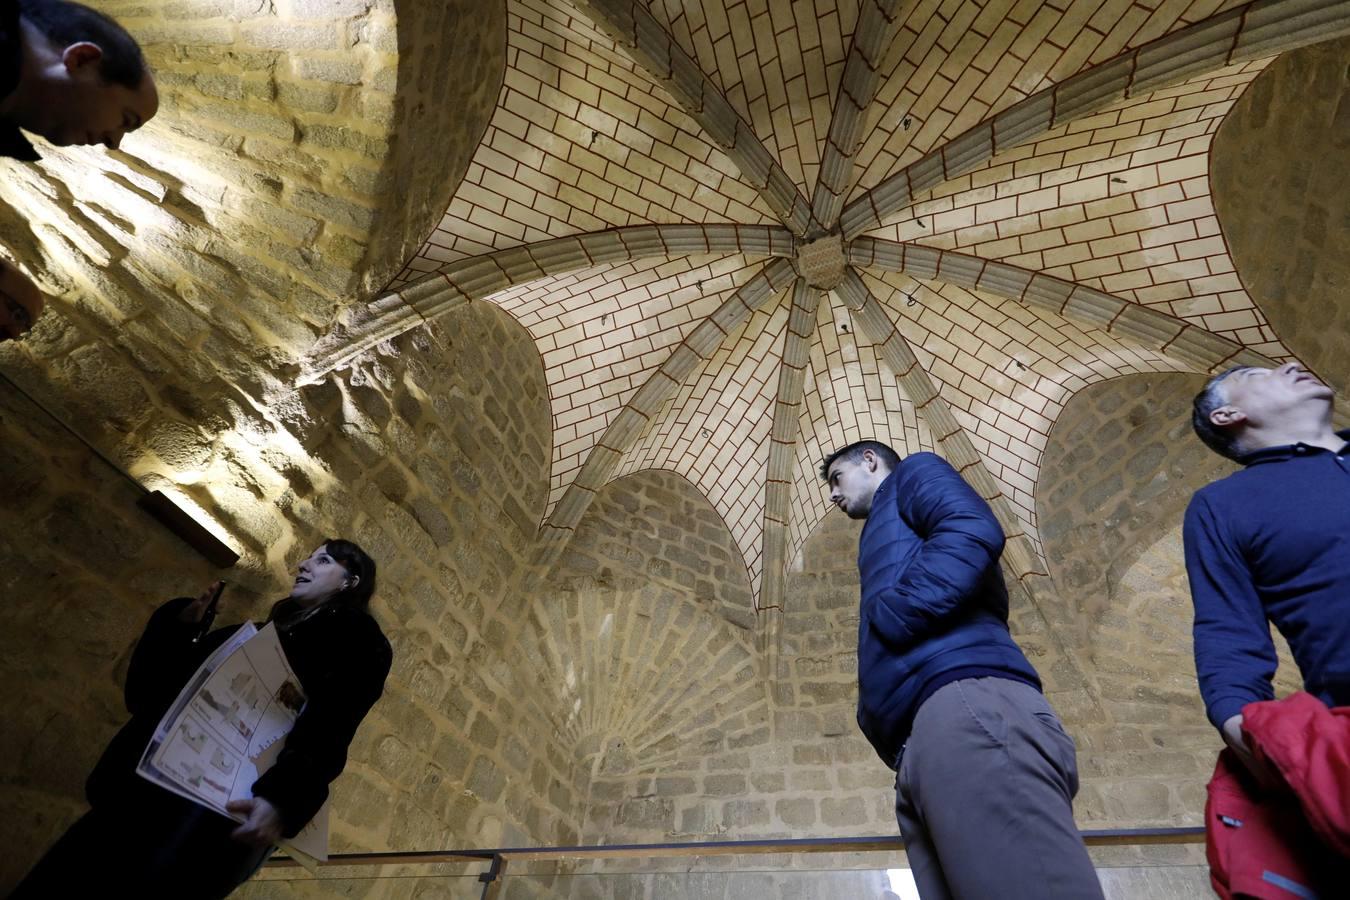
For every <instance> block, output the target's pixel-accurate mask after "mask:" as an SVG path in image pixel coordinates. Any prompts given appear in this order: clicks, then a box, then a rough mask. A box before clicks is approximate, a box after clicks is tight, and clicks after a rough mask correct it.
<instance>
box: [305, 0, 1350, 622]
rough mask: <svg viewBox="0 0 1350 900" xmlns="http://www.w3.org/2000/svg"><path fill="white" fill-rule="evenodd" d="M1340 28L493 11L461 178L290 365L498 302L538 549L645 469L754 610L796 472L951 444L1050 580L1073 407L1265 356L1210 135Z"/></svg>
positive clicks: (1228, 12) (828, 7)
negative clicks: (1066, 419)
mask: <svg viewBox="0 0 1350 900" xmlns="http://www.w3.org/2000/svg"><path fill="white" fill-rule="evenodd" d="M1346 6H1347V4H1344V3H1339V4H1338V3H1333V2H1325V0H1321V2H1313V0H1293V2H1290V0H1284V2H1258V3H1249V4H1245V5H1239V4H1235V3H1231V2H1216V0H1195V2H1169V0H1156V2H1130V0H1106V2H1102V0H1074V2H1067V0H1066V2H1046V0H1024V2H1003V3H997V2H995V3H975V2H968V0H920V2H899V0H862V3H861V4H858V3H856V2H848V0H685V2H675V0H575V2H574V3H572V2H568V0H509V2H508V3H507V8H508V15H509V34H508V48H507V55H508V58H507V64H508V69H507V73H506V78H505V85H504V87H503V90H502V93H501V97H500V100H499V105H498V107H497V110H496V114H495V116H494V118H493V120H492V122H491V125H490V126H489V128H488V130H487V133H486V135H485V136H484V138H483V141H482V143H481V145H480V147H479V148H478V153H477V155H476V156H475V158H474V160H473V162H472V164H471V165H470V167H469V171H468V174H467V177H466V178H465V179H464V181H463V183H462V184H461V185H460V186H459V188H458V190H457V192H456V193H455V195H454V197H453V199H452V201H451V202H450V204H449V207H448V208H447V210H446V212H445V216H444V217H443V219H442V220H441V222H440V223H439V224H438V225H437V227H436V228H435V230H434V232H433V233H432V234H431V236H430V237H429V238H428V239H427V241H426V243H425V244H424V246H423V247H422V248H421V250H420V252H419V253H418V254H417V255H416V256H415V258H413V259H411V260H410V261H409V262H408V264H407V265H406V266H405V267H404V269H403V271H402V272H401V273H400V274H399V275H398V276H397V277H396V278H395V279H394V281H393V282H392V283H391V284H390V286H389V289H388V292H387V294H386V295H385V296H383V297H381V298H380V299H379V300H377V301H375V302H374V303H373V304H371V305H370V307H369V308H368V309H366V310H361V311H359V312H358V314H357V315H355V316H354V317H353V319H352V321H351V322H350V323H349V324H348V325H347V326H345V327H344V328H341V329H339V330H337V331H335V332H333V333H332V334H330V335H328V336H327V337H325V338H324V339H323V340H321V341H320V342H319V344H318V345H317V346H316V347H315V348H314V350H313V352H312V353H311V355H310V358H309V360H308V367H309V370H310V375H311V376H312V377H317V376H318V375H321V374H322V373H323V372H325V371H328V370H331V369H332V368H334V367H336V366H338V365H342V364H343V363H345V362H346V361H348V360H350V359H351V358H352V357H353V356H355V355H356V354H358V353H360V352H361V351H362V350H364V349H366V348H368V347H370V346H372V345H373V344H375V343H377V342H379V341H381V340H384V339H387V338H388V337H390V336H392V335H394V334H397V333H399V332H401V331H405V330H407V329H409V328H412V327H416V326H417V325H419V324H420V323H421V322H423V321H424V320H425V319H426V318H430V317H435V316H439V315H444V314H447V313H450V312H451V311H453V310H454V309H455V308H456V307H458V306H460V305H462V304H464V303H467V302H479V301H486V302H492V303H496V304H499V305H500V306H501V307H502V308H503V309H505V310H506V311H507V312H509V313H510V314H511V315H513V316H515V317H516V318H517V319H518V320H519V321H520V323H521V324H522V325H523V326H524V327H525V328H526V329H528V331H529V332H530V334H531V335H533V337H534V340H535V341H536V343H537V346H538V349H539V353H540V356H541V359H542V361H543V366H544V370H545V374H546V376H547V379H548V384H549V389H550V401H551V404H552V413H553V426H554V439H553V460H552V479H551V484H550V495H549V501H548V505H547V511H546V513H545V516H544V520H543V522H542V523H541V528H542V529H543V531H544V533H545V535H546V537H548V538H549V540H547V541H546V542H545V546H546V547H547V548H549V549H548V550H546V556H547V554H549V553H552V554H556V553H557V551H558V550H560V549H561V547H562V546H563V545H565V543H566V541H567V539H568V537H569V536H570V534H571V533H572V531H573V530H574V529H575V527H576V525H577V524H578V522H579V521H580V520H581V517H582V516H583V515H584V514H585V511H586V508H587V506H588V504H589V503H590V501H591V499H592V498H593V497H594V496H595V494H596V492H597V491H599V490H600V489H601V488H602V487H603V486H604V485H605V484H606V483H607V482H609V481H611V480H612V479H614V478H618V477H620V476H623V475H625V474H629V473H632V472H636V471H640V470H642V469H647V468H667V469H672V470H674V471H676V472H679V473H680V474H682V475H684V476H685V477H686V478H688V479H689V481H691V482H692V483H693V484H695V485H697V486H698V488H699V489H700V490H702V491H703V492H704V493H705V494H706V495H707V497H708V499H709V500H710V501H711V503H712V504H713V506H714V507H715V508H716V509H717V510H718V512H719V513H720V514H721V515H722V516H723V517H724V519H725V520H726V522H727V525H728V526H729V528H730V529H731V532H732V534H733V536H734V537H735V540H736V542H737V544H738V546H739V547H740V550H741V552H742V553H743V555H744V558H745V563H746V566H747V569H748V571H749V574H750V579H751V583H752V585H753V587H754V590H755V593H756V603H757V606H758V607H759V608H761V609H763V608H771V607H778V606H780V605H781V603H782V592H783V582H784V575H785V572H786V570H787V567H788V566H789V565H790V564H791V560H792V559H793V557H794V555H795V554H796V552H797V551H798V550H799V548H800V547H801V545H802V543H803V541H804V540H805V538H806V536H807V535H808V534H809V533H810V531H811V529H812V528H814V527H815V526H816V524H818V523H819V521H820V520H821V518H822V517H823V516H824V515H825V514H826V513H827V512H828V506H827V504H826V502H825V497H824V492H823V491H822V489H821V484H820V482H819V479H818V477H817V475H816V471H815V469H816V466H817V464H818V462H819V460H820V458H821V456H822V455H824V454H825V453H827V452H828V451H829V450H830V449H831V448H833V447H836V446H839V445H841V444H843V443H845V442H849V441H853V440H858V439H861V438H868V437H875V438H879V439H881V440H885V441H888V442H889V443H891V444H892V445H893V446H894V447H895V448H896V449H897V450H898V451H900V452H901V453H902V454H904V453H911V452H915V451H919V450H936V451H938V452H940V453H942V454H943V455H944V456H946V457H947V458H948V459H949V460H950V461H951V462H952V463H953V464H954V465H956V466H957V467H958V468H959V469H961V471H962V472H963V473H964V474H965V476H966V477H967V479H968V480H969V481H970V482H971V483H972V484H973V485H974V486H975V488H976V489H977V490H979V491H980V492H981V493H982V494H983V495H984V496H985V497H986V498H988V499H989V501H990V503H991V505H992V506H993V507H994V509H995V512H996V513H997V515H998V516H999V518H1000V521H1001V522H1002V523H1003V525H1004V528H1005V530H1006V532H1007V533H1008V535H1009V545H1008V550H1007V552H1006V557H1005V558H1006V559H1007V561H1008V562H1009V564H1010V565H1011V567H1012V568H1013V570H1014V571H1015V572H1017V573H1018V574H1025V573H1027V572H1032V571H1045V568H1044V561H1043V559H1042V557H1041V550H1040V541H1039V538H1038V534H1037V523H1036V512H1035V504H1034V502H1033V493H1034V490H1035V487H1036V481H1037V477H1038V474H1039V465H1040V460H1041V455H1042V452H1043V451H1044V448H1045V445H1046V437H1047V435H1048V433H1049V431H1050V428H1051V426H1052V425H1053V424H1054V422H1055V419H1056V417H1057V416H1058V414H1059V413H1060V411H1061V410H1062V409H1063V408H1064V406H1065V404H1066V403H1067V401H1068V399H1069V397H1070V396H1071V395H1072V394H1073V393H1074V392H1075V391H1077V390H1080V389H1082V388H1084V387H1086V386H1087V385H1089V384H1092V383H1094V382H1098V381H1102V380H1104V379H1108V378H1111V377H1114V376H1116V375H1120V374H1124V373H1130V372H1152V371H1196V372H1204V371H1210V370H1214V369H1216V368H1219V367H1222V366H1226V365H1230V364H1233V363H1234V362H1237V361H1250V362H1255V363H1258V364H1259V363H1262V362H1268V361H1269V360H1271V359H1282V358H1286V357H1287V355H1288V354H1287V351H1286V349H1285V348H1284V347H1283V346H1282V345H1281V343H1280V341H1279V338H1278V337H1277V336H1276V335H1275V334H1274V332H1273V331H1272V330H1271V328H1270V325H1269V323H1268V322H1267V320H1266V318H1265V316H1264V315H1263V314H1262V312H1261V309H1260V308H1259V307H1258V306H1257V304H1256V303H1255V302H1254V301H1253V299H1252V298H1251V296H1249V295H1248V293H1247V292H1246V290H1245V289H1244V288H1243V285H1242V282H1241V280H1240V279H1239V278H1238V276H1237V273H1236V272H1235V270H1234V266H1233V262H1232V259H1231V258H1230V256H1229V253H1228V247H1227V244H1226V241H1225V239H1224V235H1223V232H1222V230H1221V228H1220V226H1219V222H1218V220H1217V218H1216V217H1215V213H1214V206H1213V203H1212V199H1211V192H1210V178H1209V168H1208V166H1209V148H1210V142H1211V139H1212V137H1213V135H1214V133H1215V131H1216V129H1217V128H1218V125H1219V123H1220V122H1221V121H1222V120H1223V117H1224V115H1225V114H1226V113H1227V111H1228V110H1229V109H1230V108H1231V106H1232V105H1233V103H1234V102H1235V100H1236V99H1237V98H1238V96H1239V95H1240V94H1241V93H1242V91H1243V90H1244V89H1245V88H1246V87H1247V85H1249V84H1250V83H1251V81H1252V80H1253V79H1254V78H1255V77H1256V76H1257V74H1259V73H1260V71H1261V70H1262V69H1263V68H1264V67H1265V66H1266V65H1267V64H1268V63H1269V61H1270V60H1271V58H1273V56H1274V55H1276V54H1278V53H1279V52H1282V51H1284V50H1287V49H1292V48H1294V47H1297V46H1301V45H1303V44H1307V43H1311V42H1313V41H1316V40H1321V39H1325V38H1327V37H1330V36H1333V35H1336V34H1342V33H1346V32H1347V31H1350V12H1348V11H1347V10H1346Z"/></svg>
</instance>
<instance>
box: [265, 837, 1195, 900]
mask: <svg viewBox="0 0 1350 900" xmlns="http://www.w3.org/2000/svg"><path fill="white" fill-rule="evenodd" d="M1079 833H1080V834H1081V835H1082V836H1083V843H1085V844H1087V846H1089V847H1124V846H1152V845H1163V844H1202V843H1204V841H1205V829H1204V828H1202V827H1194V828H1103V829H1087V830H1084V831H1081V832H1079ZM904 849H905V843H904V841H903V840H902V839H901V838H900V837H899V836H898V835H875V836H862V837H833V838H783V839H777V840H747V841H688V842H679V843H664V844H589V845H579V846H574V847H493V848H479V849H466V850H399V851H387V852H378V853H336V854H333V855H332V856H330V857H329V858H328V861H327V862H323V863H320V865H321V866H385V865H409V864H413V865H418V864H421V865H430V864H434V863H454V862H466V861H474V860H476V861H479V862H485V863H488V864H489V868H488V870H487V871H486V872H483V873H482V874H480V875H479V876H478V880H479V881H480V882H482V883H483V894H482V900H493V898H495V897H496V896H497V894H498V891H499V890H500V888H501V884H502V876H503V875H504V874H505V873H506V868H507V866H508V865H509V864H510V863H511V862H512V861H527V860H550V859H658V858H670V857H694V856H757V855H765V854H771V853H777V854H783V853H859V852H864V853H866V852H894V851H898V850H904ZM299 865H300V864H299V863H298V862H296V861H295V860H293V859H291V858H289V857H287V856H280V855H279V856H274V857H272V858H271V859H270V860H268V861H267V863H266V866H267V867H268V868H286V867H290V866H299Z"/></svg>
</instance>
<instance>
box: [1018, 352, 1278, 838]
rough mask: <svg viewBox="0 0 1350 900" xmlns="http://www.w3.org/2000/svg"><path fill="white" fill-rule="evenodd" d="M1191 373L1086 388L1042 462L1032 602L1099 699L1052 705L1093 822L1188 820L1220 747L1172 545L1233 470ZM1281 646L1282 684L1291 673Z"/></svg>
mask: <svg viewBox="0 0 1350 900" xmlns="http://www.w3.org/2000/svg"><path fill="white" fill-rule="evenodd" d="M1203 384H1204V378H1203V376H1199V375H1188V374H1179V373H1178V374H1156V375H1128V376H1125V377H1122V378H1116V379H1113V380H1111V381H1106V382H1101V383H1098V384H1094V385H1092V386H1090V387H1088V388H1085V389H1084V390H1082V391H1080V392H1079V393H1077V394H1075V395H1074V397H1073V399H1072V400H1071V401H1070V402H1069V404H1068V406H1067V407H1066V408H1065V410H1064V413H1063V414H1062V415H1061V416H1060V418H1059V419H1058V421H1057V422H1056V424H1055V426H1054V428H1053V429H1052V430H1051V432H1050V440H1049V444H1048V445H1047V447H1046V452H1045V459H1044V461H1043V464H1042V469H1041V471H1042V476H1041V482H1040V484H1039V486H1038V488H1037V512H1038V515H1039V521H1040V523H1041V535H1042V537H1043V539H1044V541H1045V549H1046V556H1047V558H1048V560H1049V563H1050V572H1051V576H1052V580H1053V589H1052V590H1049V591H1046V592H1045V593H1044V595H1043V598H1042V601H1041V607H1042V609H1043V610H1044V611H1045V613H1046V616H1047V619H1048V620H1049V622H1050V624H1051V627H1052V628H1053V629H1054V630H1055V631H1056V633H1058V634H1059V635H1061V636H1062V637H1063V638H1064V640H1065V641H1066V646H1067V648H1068V650H1069V652H1070V654H1071V655H1072V656H1073V657H1075V658H1076V659H1077V660H1078V662H1079V666H1080V668H1081V670H1082V671H1083V672H1084V673H1085V674H1086V675H1087V677H1088V679H1089V682H1090V686H1091V689H1092V691H1093V692H1094V694H1095V695H1096V697H1097V698H1098V701H1099V709H1100V717H1099V718H1098V719H1097V720H1096V721H1091V722H1089V721H1086V720H1084V719H1082V718H1080V717H1078V716H1076V715H1075V714H1073V713H1072V712H1071V711H1063V710H1062V712H1065V713H1066V715H1065V718H1066V720H1067V721H1068V722H1069V724H1070V726H1071V728H1072V730H1073V732H1074V736H1075V738H1076V739H1077V741H1078V745H1079V756H1078V759H1079V767H1080V769H1081V776H1082V782H1083V789H1082V792H1081V794H1080V798H1081V801H1080V804H1079V811H1080V815H1081V816H1083V817H1086V818H1087V819H1089V820H1094V821H1097V822H1100V823H1102V824H1110V825H1112V826H1116V825H1120V824H1122V823H1125V822H1129V823H1131V824H1139V825H1144V824H1150V825H1161V824H1182V823H1185V824H1194V823H1197V822H1198V821H1199V816H1200V812H1201V809H1202V807H1203V805H1204V783H1205V782H1206V781H1207V780H1208V777H1209V773H1210V771H1211V770H1212V769H1213V766H1214V757H1215V755H1216V753H1217V752H1218V750H1219V748H1220V746H1221V743H1220V741H1219V738H1218V736H1217V735H1216V734H1215V732H1214V730H1213V728H1212V727H1210V725H1209V723H1208V721H1207V720H1206V718H1205V712H1204V705H1203V704H1202V703H1201V702H1200V695H1199V689H1198V687H1197V686H1196V680H1195V665H1194V661H1193V655H1192V642H1191V620H1192V612H1191V604H1190V592H1189V587H1188V584H1187V580H1186V571H1185V565H1184V563H1183V560H1182V553H1181V521H1182V516H1183V514H1184V512H1185V509H1186V505H1187V504H1188V503H1189V502H1190V498H1191V495H1192V494H1193V493H1194V492H1195V490H1196V489H1198V488H1200V487H1202V486H1203V485H1205V484H1208V483H1209V482H1211V481H1213V480H1215V479H1216V478H1220V477H1223V476H1225V475H1227V474H1228V473H1230V472H1231V471H1233V469H1234V465H1233V464H1232V463H1230V462H1228V461H1227V460H1225V459H1223V458H1222V457H1219V456H1217V455H1215V454H1214V453H1212V452H1210V451H1209V450H1208V449H1207V448H1206V447H1205V446H1204V445H1203V444H1201V443H1200V441H1199V440H1198V439H1197V438H1196V437H1195V436H1194V434H1193V433H1192V431H1191V427H1190V408H1191V398H1192V397H1193V396H1194V394H1195V392H1196V391H1198V390H1199V389H1200V387H1201V386H1202V385H1203ZM1277 637H1278V636H1277ZM1281 648H1282V649H1281V659H1282V661H1283V663H1282V665H1281V670H1280V677H1279V678H1278V679H1277V689H1278V690H1279V691H1280V692H1281V693H1285V692H1288V691H1291V690H1295V689H1297V685H1298V684H1299V680H1298V678H1297V672H1296V670H1295V669H1294V668H1293V664H1292V662H1291V661H1290V660H1289V658H1288V654H1287V652H1286V651H1284V649H1283V646H1282V644H1281Z"/></svg>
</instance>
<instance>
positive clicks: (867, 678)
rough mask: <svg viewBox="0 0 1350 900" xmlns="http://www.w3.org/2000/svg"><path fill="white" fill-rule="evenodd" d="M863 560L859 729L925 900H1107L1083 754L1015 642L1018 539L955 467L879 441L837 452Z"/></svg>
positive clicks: (833, 460) (832, 471)
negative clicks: (885, 777) (1007, 550)
mask: <svg viewBox="0 0 1350 900" xmlns="http://www.w3.org/2000/svg"><path fill="white" fill-rule="evenodd" d="M820 473H821V476H822V477H823V478H824V479H825V481H826V483H827V484H828V485H829V487H830V502H831V503H833V504H835V505H836V506H838V507H839V508H840V509H841V510H843V512H844V513H845V514H846V515H847V516H849V517H850V518H853V519H866V520H867V523H866V524H865V525H864V526H863V530H862V537H861V539H860V541H859V546H858V573H859V575H860V576H861V579H862V604H861V608H860V611H859V621H858V725H859V726H860V727H861V728H862V731H863V734H865V735H866V736H867V739H868V740H869V741H871V743H872V746H873V747H874V748H875V749H876V751H877V753H878V754H879V755H880V756H881V759H882V761H883V762H885V763H886V764H887V765H888V766H890V767H891V768H892V769H895V770H896V781H895V794H896V800H895V812H896V819H897V820H898V822H899V824H900V832H901V834H902V835H903V837H904V839H905V850H906V853H907V854H908V856H909V863H910V868H911V869H912V870H913V873H914V879H915V881H916V882H917V883H918V886H919V892H920V894H921V895H922V896H923V898H924V900H934V898H937V900H942V898H948V897H951V898H958V900H961V898H969V900H988V898H993V897H998V898H1001V900H1003V898H1021V897H1027V898H1031V897H1035V898H1073V900H1083V898H1100V897H1101V896H1102V891H1101V886H1100V884H1099V883H1098V881H1097V875H1096V872H1095V870H1094V869H1093V867H1092V861H1091V860H1090V859H1089V858H1088V855H1087V850H1086V848H1085V847H1084V846H1083V841H1082V838H1081V837H1080V836H1079V833H1078V829H1077V828H1076V826H1075V825H1074V821H1073V797H1074V794H1076V793H1077V791H1078V769H1077V763H1076V760H1075V756H1074V745H1073V740H1072V739H1071V738H1070V737H1069V736H1068V734H1067V733H1066V732H1065V731H1064V727H1063V726H1062V725H1061V724H1060V722H1059V718H1058V716H1056V715H1055V712H1054V710H1052V709H1051V708H1050V704H1049V703H1047V702H1046V700H1045V697H1044V696H1043V695H1042V694H1041V682H1040V678H1039V677H1038V676H1037V675H1036V670H1035V669H1034V668H1032V666H1031V663H1029V662H1028V661H1027V658H1026V656H1024V655H1023V653H1022V650H1021V648H1019V647H1018V646H1017V644H1016V643H1015V642H1014V641H1013V639H1012V636H1011V635H1010V634H1009V633H1008V590H1007V588H1006V586H1005V585H1004V583H1003V574H1002V572H1001V571H1000V569H999V564H998V560H999V555H1000V554H1001V553H1002V552H1003V529H1002V528H1000V527H999V524H998V520H996V519H995V518H994V514H993V511H992V510H990V508H989V504H987V503H985V501H984V500H983V499H982V498H981V497H980V495H979V494H977V493H975V491H974V490H973V489H971V487H970V486H969V485H967V484H966V482H965V481H964V480H963V479H962V478H961V476H960V474H958V473H957V471H956V470H955V469H953V468H952V467H951V466H950V465H949V464H948V463H947V462H946V461H945V460H944V459H942V458H941V457H939V456H936V455H934V454H932V453H915V454H913V455H912V456H909V457H906V458H905V459H904V461H901V460H900V458H899V457H898V456H897V455H896V453H895V451H894V450H892V449H891V448H890V447H888V446H886V445H885V444H882V443H879V442H877V441H860V442H858V443H855V444H850V445H849V446H847V447H844V448H843V449H840V450H836V451H835V452H834V453H832V454H830V455H829V456H828V457H826V459H825V460H824V462H822V463H821V467H820Z"/></svg>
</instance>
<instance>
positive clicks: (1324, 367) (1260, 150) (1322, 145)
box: [1212, 38, 1350, 393]
mask: <svg viewBox="0 0 1350 900" xmlns="http://www.w3.org/2000/svg"><path fill="white" fill-rule="evenodd" d="M1347 58H1350V38H1341V39H1339V40H1334V41H1327V42H1326V43H1322V44H1315V45H1313V46H1311V47H1305V48H1303V49H1301V50H1295V51H1293V52H1290V53H1285V54H1283V55H1281V56H1280V57H1279V59H1277V60H1276V61H1275V62H1274V63H1273V64H1272V65H1271V66H1270V68H1268V69H1266V71H1264V72H1263V73H1261V75H1260V76H1258V77H1257V79H1256V81H1254V82H1253V83H1252V86H1251V88H1250V89H1248V90H1247V92H1246V93H1244V94H1243V95H1242V99H1241V100H1239V101H1238V102H1237V104H1236V105H1235V106H1234V107H1233V111H1232V112H1231V113H1229V114H1228V116H1227V118H1225V119H1224V121H1223V125H1221V126H1220V128H1219V132H1218V134H1217V135H1216V136H1215V138H1214V148H1213V151H1212V158H1213V175H1212V177H1213V181H1214V206H1215V209H1216V210H1217V211H1218V214H1219V221H1220V222H1221V223H1222V224H1223V230H1224V235H1225V236H1226V237H1227V239H1228V245H1229V247H1230V248H1231V252H1232V255H1233V262H1234V264H1235V265H1236V266H1237V271H1238V275H1240V276H1241V277H1242V282H1243V284H1244V285H1245V286H1246V288H1247V290H1248V291H1250V292H1251V295H1252V297H1253V298H1254V299H1255V300H1256V301H1257V302H1258V303H1260V304H1261V308H1262V309H1263V310H1264V311H1265V313H1266V315H1267V316H1268V317H1269V318H1270V322H1271V324H1272V325H1273V326H1274V327H1275V330H1276V331H1277V332H1279V335H1280V337H1281V338H1282V339H1283V340H1284V342H1285V344H1286V345H1287V346H1288V347H1289V348H1290V350H1292V351H1293V352H1294V353H1295V354H1296V355H1297V356H1298V357H1299V359H1300V360H1301V361H1302V362H1303V363H1305V364H1306V365H1308V366H1311V367H1312V368H1313V369H1314V370H1316V371H1317V372H1318V373H1319V374H1320V375H1321V376H1322V377H1323V378H1325V379H1328V383H1329V384H1331V385H1332V386H1333V387H1335V388H1336V389H1337V390H1338V391H1339V392H1342V393H1343V392H1344V391H1345V390H1346V389H1347V388H1350V362H1348V361H1347V360H1346V356H1345V334H1346V333H1347V332H1348V331H1350V304H1347V303H1346V302H1345V296H1346V286H1347V285H1350V237H1347V235H1348V234H1350V185H1347V184H1346V180H1345V176H1344V169H1345V166H1344V165H1343V161H1344V160H1345V159H1346V157H1347V155H1350V68H1347V66H1346V59H1347Z"/></svg>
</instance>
